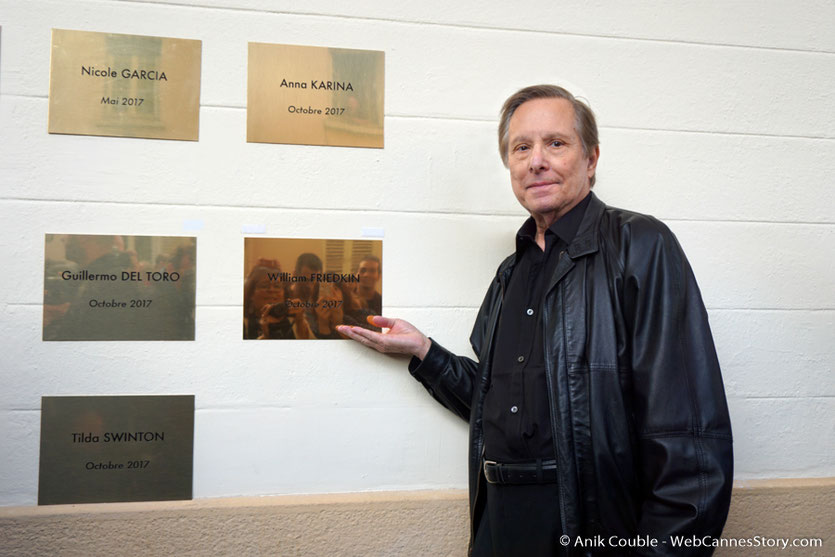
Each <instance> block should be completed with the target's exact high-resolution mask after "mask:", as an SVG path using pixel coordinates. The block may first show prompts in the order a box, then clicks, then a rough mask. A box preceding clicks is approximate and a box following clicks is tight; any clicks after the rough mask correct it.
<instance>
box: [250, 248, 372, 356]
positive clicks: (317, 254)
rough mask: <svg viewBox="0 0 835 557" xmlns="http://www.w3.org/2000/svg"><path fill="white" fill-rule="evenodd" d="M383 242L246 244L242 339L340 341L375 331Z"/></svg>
mask: <svg viewBox="0 0 835 557" xmlns="http://www.w3.org/2000/svg"><path fill="white" fill-rule="evenodd" d="M382 254H383V242H382V240H314V239H298V238H293V239H288V238H245V239H244V300H243V306H244V323H243V325H244V339H259V340H266V339H341V338H344V337H342V336H341V335H340V334H339V333H338V332H337V331H336V327H337V325H359V326H361V327H366V328H369V329H372V330H377V331H379V329H377V328H376V327H374V326H372V325H370V324H369V322H368V317H370V316H372V315H380V313H382V310H383V295H382V277H383V263H382Z"/></svg>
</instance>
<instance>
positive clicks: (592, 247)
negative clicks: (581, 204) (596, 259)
mask: <svg viewBox="0 0 835 557" xmlns="http://www.w3.org/2000/svg"><path fill="white" fill-rule="evenodd" d="M590 195H591V199H589V206H588V207H586V213H585V215H583V220H582V221H580V226H579V227H578V228H577V235H576V236H574V241H573V242H571V244H570V245H569V246H568V255H569V256H571V259H576V258H577V257H581V256H583V255H588V254H590V253H594V252H596V251H597V249H598V245H599V240H600V226H599V225H600V219H601V217H602V216H603V211H605V210H606V204H605V203H603V202H602V201H600V199H598V197H597V196H596V195H595V194H594V192H591V194H590Z"/></svg>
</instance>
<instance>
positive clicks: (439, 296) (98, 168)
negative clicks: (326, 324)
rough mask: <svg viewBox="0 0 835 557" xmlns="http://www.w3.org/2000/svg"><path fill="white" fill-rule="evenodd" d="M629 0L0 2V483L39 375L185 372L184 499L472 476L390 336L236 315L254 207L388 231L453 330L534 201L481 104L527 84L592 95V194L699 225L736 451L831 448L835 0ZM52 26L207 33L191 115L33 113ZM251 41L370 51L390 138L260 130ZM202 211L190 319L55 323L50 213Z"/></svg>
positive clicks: (820, 465)
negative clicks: (48, 294)
mask: <svg viewBox="0 0 835 557" xmlns="http://www.w3.org/2000/svg"><path fill="white" fill-rule="evenodd" d="M485 4H486V5H485ZM634 4H636V3H634V2H633V3H622V2H587V1H584V0H566V1H564V2H558V3H557V2H545V1H537V2H534V3H533V4H531V3H527V4H525V5H524V7H518V6H517V4H514V3H510V2H496V3H486V2H476V1H474V0H465V1H459V2H448V1H443V2H442V1H440V0H426V1H424V2H386V1H383V0H366V1H357V2H339V3H337V2H329V1H324V0H311V1H307V2H303V3H302V2H287V1H273V0H179V1H177V2H170V3H169V2H166V1H145V2H134V1H115V0H76V1H56V0H27V1H26V2H20V1H14V0H0V25H1V26H2V33H0V217H2V218H0V238H2V240H0V246H2V248H0V250H2V251H0V254H1V255H0V261H2V272H0V312H2V320H1V321H0V339H2V340H0V385H2V388H0V439H2V440H3V450H2V451H0V505H26V504H33V503H34V502H35V500H36V495H37V470H38V447H39V423H40V412H39V408H40V397H41V395H45V394H48V395H62V394H121V393H125V394H165V393H194V394H195V395H196V397H197V398H196V404H197V415H196V424H195V479H194V494H195V496H196V497H222V496H234V495H257V494H277V493H315V492H338V491H358V490H384V489H424V488H425V489H433V488H445V487H464V486H465V485H466V462H465V455H466V443H465V440H466V426H465V424H464V423H463V422H460V423H459V421H458V420H457V419H456V418H454V417H452V416H451V415H450V414H449V413H447V412H446V411H445V410H443V409H442V408H440V407H439V406H437V405H436V404H435V403H434V401H432V400H431V399H430V398H429V397H428V396H427V395H426V394H425V393H424V392H423V390H422V388H421V387H420V386H419V385H418V384H417V383H416V382H415V381H414V380H412V379H411V377H409V376H408V374H407V373H406V371H405V363H404V360H401V359H394V358H388V357H383V356H379V355H377V354H373V353H370V352H368V351H366V350H364V349H362V348H361V347H359V346H357V345H354V344H352V343H348V342H317V343H312V342H273V343H244V342H243V341H242V340H241V339H240V330H241V328H240V319H241V285H242V276H241V262H242V258H243V240H242V236H241V234H240V229H241V225H242V224H264V225H266V227H267V232H268V235H271V236H298V237H307V236H319V237H322V236H331V237H356V236H358V235H359V234H360V231H361V229H362V227H364V226H375V227H382V228H384V229H385V232H386V236H385V242H384V246H385V247H384V249H385V301H386V313H388V314H390V315H395V316H402V317H404V318H407V319H409V320H412V321H413V322H414V323H415V324H417V325H418V326H420V327H422V328H425V330H427V331H429V332H431V334H432V335H433V336H434V337H435V338H437V339H438V340H440V341H441V342H442V343H444V344H446V345H447V346H448V347H449V348H451V349H453V350H456V351H458V352H459V353H467V352H468V351H469V347H468V345H467V337H468V336H469V329H470V326H471V320H472V318H473V317H474V315H475V311H476V308H477V306H478V304H479V303H480V301H481V298H482V295H483V290H484V288H485V286H486V284H487V283H488V282H489V280H490V277H491V275H492V273H493V271H494V269H495V267H496V265H497V264H498V262H499V261H500V260H501V259H502V257H503V256H504V255H505V254H506V253H508V252H509V251H510V249H511V248H512V233H513V231H514V230H515V229H516V228H517V227H518V225H519V223H520V222H521V219H522V217H523V211H522V209H521V208H520V207H519V206H518V205H517V204H516V201H515V199H514V198H513V196H512V194H511V193H510V188H509V185H508V179H507V175H506V170H505V169H504V168H503V167H502V165H501V162H500V161H499V158H498V156H497V154H496V146H495V144H496V141H495V139H494V135H495V125H496V116H497V112H498V109H499V106H500V105H501V102H502V101H503V100H504V98H505V97H506V96H507V95H508V94H510V93H512V92H513V91H514V90H516V89H517V88H519V87H521V86H524V85H528V84H531V83H535V82H555V83H560V84H564V85H567V86H568V87H569V88H570V89H572V90H573V91H574V92H575V93H577V94H580V95H583V96H585V97H586V98H587V99H588V100H589V101H590V102H591V105H592V107H593V108H594V109H595V110H596V112H597V114H598V117H599V121H600V124H601V137H602V159H601V163H600V167H599V178H598V185H597V187H596V191H597V193H598V195H599V196H600V197H601V198H602V199H604V200H605V201H607V202H608V203H610V204H612V205H618V206H624V207H628V208H631V209H635V210H638V211H642V212H647V213H651V214H654V215H655V216H657V217H659V218H661V219H663V220H664V221H665V222H667V223H668V224H669V225H670V227H671V228H672V229H673V230H674V231H675V232H676V234H677V235H678V237H679V239H680V241H681V243H682V245H683V246H684V247H685V250H686V251H687V253H688V255H689V257H690V260H691V263H692V265H693V268H694V269H695V272H696V275H697V277H698V278H699V281H700V285H701V288H702V292H703V295H704V298H705V302H706V304H707V306H708V310H709V313H710V317H711V323H712V326H713V329H714V336H715V338H716V343H717V347H718V350H719V357H720V360H721V362H722V366H723V373H724V376H725V383H726V389H727V392H728V396H729V404H730V407H731V413H732V419H733V425H734V433H735V437H736V471H737V478H739V479H750V478H771V477H793V476H832V475H835V452H834V451H835V449H833V447H834V446H835V445H833V443H832V442H831V440H832V439H833V438H835V402H833V401H835V398H834V395H835V378H833V368H835V350H833V345H835V323H833V321H835V319H833V315H835V288H833V285H835V270H833V269H835V266H833V265H832V263H831V261H830V259H831V257H832V254H833V253H835V249H833V248H835V226H833V209H835V195H833V191H834V190H835V178H833V176H835V94H833V91H835V34H833V33H832V31H831V22H832V21H835V4H833V3H832V2H828V1H824V0H821V1H811V0H810V1H805V2H780V1H776V0H772V1H766V2H762V1H753V0H741V1H737V2H717V1H714V2H685V1H682V2H661V1H644V2H638V3H637V4H639V5H637V6H635V5H634ZM53 27H56V28H66V29H80V30H88V31H106V32H116V33H130V34H146V35H158V36H168V37H181V38H192V39H200V40H202V41H203V62H202V67H203V79H202V87H201V89H202V91H201V110H200V141H199V142H196V143H194V142H177V141H156V140H138V139H118V138H103V137H81V136H69V135H63V136H62V135H49V134H47V132H46V128H47V95H48V87H49V51H50V43H49V41H50V29H51V28H53ZM249 41H261V42H274V43H295V44H309V45H320V46H335V47H347V48H363V49H373V50H384V51H385V52H386V122H385V126H386V130H385V136H386V137H385V142H386V148H385V149H384V150H375V149H350V148H326V147H309V146H287V145H264V144H248V143H246V141H245V135H246V108H245V99H246V67H247V60H246V45H247V42H249ZM193 219H197V220H202V221H203V222H204V223H205V227H204V228H203V229H202V230H201V231H199V232H198V233H197V234H196V235H197V236H198V284H197V304H198V307H197V339H196V340H195V341H194V342H171V343H167V342H157V343H147V342H118V343H117V342H107V343H82V342H77V343H70V342H68V343H43V342H41V340H40V338H41V306H40V304H41V302H42V289H43V282H42V278H41V277H42V276H43V235H44V233H46V232H53V233H121V234H143V235H147V234H152V235H170V234H174V235H177V234H184V233H187V232H185V231H184V229H183V223H184V221H186V220H193Z"/></svg>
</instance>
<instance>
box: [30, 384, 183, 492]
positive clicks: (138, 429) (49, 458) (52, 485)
mask: <svg viewBox="0 0 835 557" xmlns="http://www.w3.org/2000/svg"><path fill="white" fill-rule="evenodd" d="M193 449H194V395H166V396H45V397H42V399H41V453H40V474H39V481H38V504H39V505H55V504H67V503H105V502H114V501H166V500H173V499H191V495H192V474H193V454H194V450H193Z"/></svg>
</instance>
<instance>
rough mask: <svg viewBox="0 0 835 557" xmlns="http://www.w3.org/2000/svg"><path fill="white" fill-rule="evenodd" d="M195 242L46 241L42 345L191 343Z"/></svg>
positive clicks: (85, 237)
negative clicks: (48, 342) (74, 342)
mask: <svg viewBox="0 0 835 557" xmlns="http://www.w3.org/2000/svg"><path fill="white" fill-rule="evenodd" d="M196 252H197V239H196V238H193V237H181V236H107V235H93V234H47V235H46V243H45V263H44V297H43V340H194V293H195V261H196Z"/></svg>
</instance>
